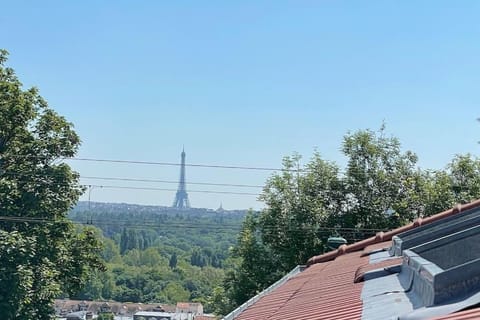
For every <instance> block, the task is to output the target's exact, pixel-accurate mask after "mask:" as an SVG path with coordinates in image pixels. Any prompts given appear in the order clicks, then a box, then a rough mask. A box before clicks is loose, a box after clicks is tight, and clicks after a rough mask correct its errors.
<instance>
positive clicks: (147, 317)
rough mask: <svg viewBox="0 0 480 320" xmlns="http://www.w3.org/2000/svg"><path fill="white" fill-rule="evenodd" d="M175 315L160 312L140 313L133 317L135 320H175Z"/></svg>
mask: <svg viewBox="0 0 480 320" xmlns="http://www.w3.org/2000/svg"><path fill="white" fill-rule="evenodd" d="M173 319H174V318H173V314H171V313H168V312H158V311H139V312H137V313H135V314H134V315H133V320H173Z"/></svg>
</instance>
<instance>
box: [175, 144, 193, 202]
mask: <svg viewBox="0 0 480 320" xmlns="http://www.w3.org/2000/svg"><path fill="white" fill-rule="evenodd" d="M173 207H174V208H176V209H187V208H190V201H188V193H187V188H186V184H185V148H184V149H183V150H182V164H181V166H180V181H179V182H178V190H177V194H176V195H175V200H174V201H173Z"/></svg>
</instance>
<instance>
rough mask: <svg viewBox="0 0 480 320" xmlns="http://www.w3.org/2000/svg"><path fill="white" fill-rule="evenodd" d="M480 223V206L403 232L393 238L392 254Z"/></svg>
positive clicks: (399, 253) (400, 252)
mask: <svg viewBox="0 0 480 320" xmlns="http://www.w3.org/2000/svg"><path fill="white" fill-rule="evenodd" d="M479 224H480V208H472V209H470V210H466V211H463V212H459V213H457V214H455V215H452V216H449V217H446V218H443V219H442V220H438V221H435V222H432V223H429V224H426V225H422V226H419V227H417V228H415V229H411V230H408V231H405V232H402V233H400V234H398V235H396V236H394V237H393V238H392V247H391V249H390V254H391V255H396V256H400V255H401V254H402V251H403V250H406V249H410V248H413V247H415V246H418V245H420V244H423V243H426V242H429V241H432V240H435V239H439V238H441V237H444V236H447V235H449V234H452V233H456V232H459V231H462V230H465V229H468V228H471V227H474V226H477V225H479Z"/></svg>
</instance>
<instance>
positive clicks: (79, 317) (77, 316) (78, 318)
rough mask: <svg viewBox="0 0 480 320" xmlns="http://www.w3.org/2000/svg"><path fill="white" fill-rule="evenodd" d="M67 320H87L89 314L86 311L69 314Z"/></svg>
mask: <svg viewBox="0 0 480 320" xmlns="http://www.w3.org/2000/svg"><path fill="white" fill-rule="evenodd" d="M66 319H67V320H86V319H87V313H86V312H85V311H78V312H72V313H69V314H67V316H66Z"/></svg>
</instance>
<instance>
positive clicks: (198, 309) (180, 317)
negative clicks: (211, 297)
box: [175, 302, 203, 320]
mask: <svg viewBox="0 0 480 320" xmlns="http://www.w3.org/2000/svg"><path fill="white" fill-rule="evenodd" d="M175 313H176V316H177V320H193V319H194V318H195V316H197V315H198V316H201V315H203V305H202V304H201V303H197V302H179V303H177V308H176V309H175Z"/></svg>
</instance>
